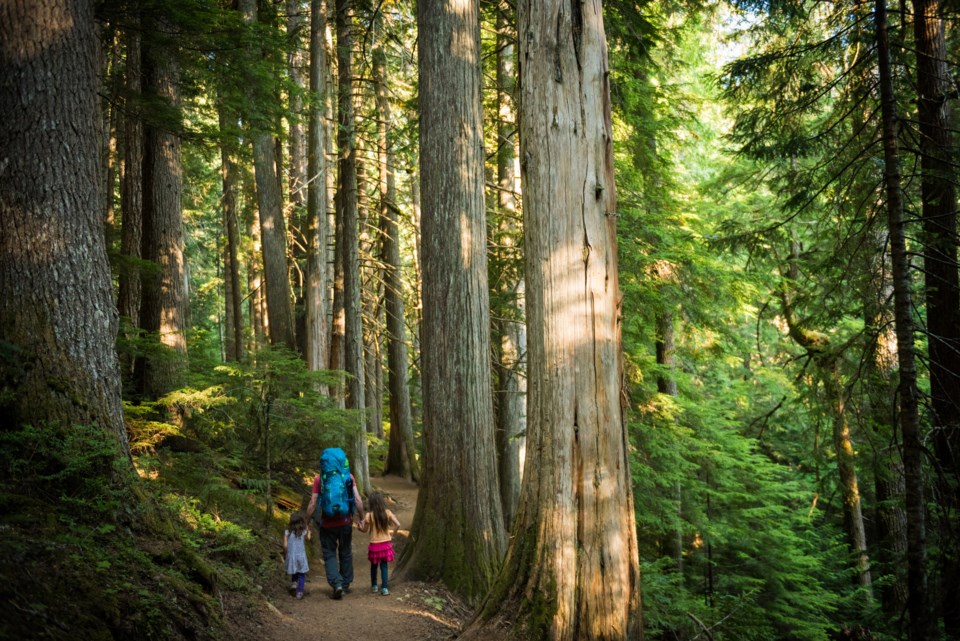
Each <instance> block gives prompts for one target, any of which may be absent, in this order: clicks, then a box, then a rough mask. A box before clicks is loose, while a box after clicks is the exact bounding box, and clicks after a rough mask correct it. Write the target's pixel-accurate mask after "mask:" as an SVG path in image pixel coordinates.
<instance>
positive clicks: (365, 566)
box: [257, 476, 469, 641]
mask: <svg viewBox="0 0 960 641" xmlns="http://www.w3.org/2000/svg"><path fill="white" fill-rule="evenodd" d="M370 482H371V485H372V486H373V488H372V489H374V490H379V491H381V492H383V494H384V497H385V498H386V499H387V507H388V508H389V509H390V510H391V511H393V512H394V514H396V515H397V518H398V519H399V520H400V523H401V526H402V527H401V529H400V532H399V533H398V534H397V536H396V537H394V541H393V547H394V550H395V551H396V556H397V558H398V559H399V558H400V553H401V552H402V551H403V548H404V546H405V545H406V544H407V540H408V537H409V535H410V527H411V525H412V523H413V512H414V510H415V509H416V506H417V486H416V485H414V484H413V483H411V482H409V481H406V480H404V479H402V478H399V477H396V476H383V477H372V478H371V479H370ZM368 542H369V534H364V533H363V532H360V531H359V530H357V529H356V528H354V530H353V574H354V583H353V585H352V586H351V592H350V594H345V595H344V597H343V599H341V600H339V601H335V600H334V599H332V598H331V595H332V593H333V590H332V589H331V588H330V586H329V585H327V581H326V579H325V574H324V570H323V556H322V554H321V553H320V543H319V541H318V540H317V536H316V531H314V532H313V536H312V538H311V541H310V542H309V543H308V547H309V550H308V556H309V560H310V574H309V575H308V577H307V587H306V591H305V593H304V596H303V599H301V600H297V599H295V598H294V597H293V596H291V592H290V591H289V587H290V582H289V581H288V580H286V579H285V578H284V577H285V576H286V575H284V574H283V571H282V569H281V568H280V567H279V566H278V569H277V573H276V574H277V580H276V581H274V582H273V583H274V584H273V585H270V586H264V595H265V596H266V598H267V609H268V614H267V616H266V617H265V622H264V627H263V629H262V630H260V631H259V634H258V635H257V636H258V637H259V638H260V639H264V640H266V641H291V640H296V641H321V640H322V641H408V640H409V641H436V640H440V639H451V638H453V637H454V636H455V635H456V634H457V633H458V632H459V631H460V628H461V626H462V625H463V624H464V623H465V621H466V619H467V617H468V616H469V610H468V609H467V608H466V606H464V605H463V604H462V603H461V602H460V601H459V600H458V599H456V597H454V596H453V595H451V594H450V593H449V592H447V590H446V589H445V588H444V587H443V586H441V585H437V584H426V583H420V582H412V581H406V580H404V577H403V576H402V575H398V574H397V572H396V564H395V563H391V564H390V594H389V595H387V596H382V595H381V594H379V593H376V594H374V593H372V592H371V591H370V563H369V561H367V543H368Z"/></svg>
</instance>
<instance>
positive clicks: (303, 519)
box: [287, 510, 307, 537]
mask: <svg viewBox="0 0 960 641" xmlns="http://www.w3.org/2000/svg"><path fill="white" fill-rule="evenodd" d="M306 529H307V515H306V514H304V512H303V510H297V511H296V512H291V513H290V525H288V526H287V530H289V531H290V532H291V533H292V534H294V535H295V536H297V537H299V536H300V535H301V534H303V533H304V531H305V530H306Z"/></svg>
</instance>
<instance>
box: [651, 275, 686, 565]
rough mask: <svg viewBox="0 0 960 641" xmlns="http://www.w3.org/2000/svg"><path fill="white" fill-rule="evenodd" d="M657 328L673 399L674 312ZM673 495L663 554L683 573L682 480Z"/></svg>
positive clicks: (662, 316) (664, 387) (665, 383)
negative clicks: (670, 527)
mask: <svg viewBox="0 0 960 641" xmlns="http://www.w3.org/2000/svg"><path fill="white" fill-rule="evenodd" d="M661 277H663V278H670V277H671V276H670V275H669V274H661ZM656 326H657V336H656V345H655V351H656V357H657V365H659V366H660V367H661V368H662V369H661V372H662V373H661V374H659V375H658V376H657V391H658V392H660V393H661V394H665V395H667V396H670V397H671V398H676V397H677V395H678V392H677V379H676V376H675V375H674V372H675V371H676V359H675V354H676V345H675V343H676V341H675V332H674V328H673V312H672V311H670V310H663V311H660V312H658V313H657V317H656ZM673 495H674V499H673V500H674V504H675V505H676V517H677V522H676V526H675V527H674V528H673V532H672V533H671V536H668V537H667V538H666V541H665V542H664V545H663V553H664V554H666V555H668V556H670V557H672V558H673V559H674V561H675V562H676V564H677V572H679V573H680V574H683V486H682V485H681V484H680V481H677V482H676V483H675V484H674V488H673Z"/></svg>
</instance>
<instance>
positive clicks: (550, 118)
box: [476, 0, 643, 641]
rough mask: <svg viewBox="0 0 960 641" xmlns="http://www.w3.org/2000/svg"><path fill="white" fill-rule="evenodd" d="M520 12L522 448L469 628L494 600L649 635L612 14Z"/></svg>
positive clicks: (542, 3) (553, 622)
mask: <svg viewBox="0 0 960 641" xmlns="http://www.w3.org/2000/svg"><path fill="white" fill-rule="evenodd" d="M519 18H520V19H519V26H518V29H517V31H518V33H520V34H523V36H522V37H521V38H520V52H519V59H520V60H522V61H523V64H522V65H521V77H520V88H521V97H520V106H521V112H520V141H521V154H522V157H523V159H524V160H523V163H522V164H521V168H522V170H523V172H524V175H523V178H524V182H523V190H524V191H523V212H524V221H525V225H524V229H525V239H526V254H525V264H526V276H527V325H528V340H529V353H528V361H527V362H528V364H529V365H528V367H529V369H528V372H529V391H530V398H529V408H530V411H529V418H528V430H527V431H528V436H527V457H526V463H525V470H524V482H523V488H522V490H521V494H520V509H519V512H518V514H517V518H516V520H515V521H514V525H513V538H512V540H511V545H510V550H509V552H508V554H507V560H506V563H505V564H504V567H503V570H502V571H501V573H500V576H499V578H498V580H497V584H496V586H495V588H494V589H493V590H492V591H491V592H490V594H489V595H488V597H487V600H486V604H485V606H484V608H483V610H482V614H481V616H480V617H479V619H478V621H480V622H481V623H480V624H479V625H478V628H477V629H476V632H478V633H477V634H476V638H481V637H482V636H484V628H483V627H482V626H483V625H484V623H482V622H487V621H490V620H491V619H492V618H494V617H495V616H497V615H498V612H499V613H500V614H499V616H501V617H503V618H505V619H506V620H509V621H512V622H514V624H515V625H516V626H517V629H518V630H519V632H518V633H517V636H519V637H522V638H527V636H529V637H530V638H537V639H552V640H570V641H572V640H574V639H582V640H583V639H610V640H614V639H616V640H623V639H640V638H642V634H643V633H642V625H641V612H640V569H639V553H638V548H637V536H636V526H635V522H634V519H635V516H634V509H633V492H632V484H631V477H630V462H629V455H628V450H627V431H626V425H625V424H624V421H623V416H622V409H621V400H622V391H623V372H622V352H621V343H620V340H621V337H620V289H619V283H618V276H617V254H616V216H615V214H616V210H617V209H616V208H617V203H616V188H615V183H614V176H613V149H612V143H613V141H612V130H611V120H610V119H611V115H610V88H609V84H608V68H607V54H606V43H605V39H604V29H603V17H602V15H601V11H600V6H599V4H585V5H584V4H578V3H574V4H573V5H570V4H569V3H562V2H559V1H548V0H524V1H523V2H521V3H520V14H519ZM487 633H489V632H487Z"/></svg>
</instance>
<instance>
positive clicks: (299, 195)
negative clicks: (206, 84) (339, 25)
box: [287, 0, 307, 211]
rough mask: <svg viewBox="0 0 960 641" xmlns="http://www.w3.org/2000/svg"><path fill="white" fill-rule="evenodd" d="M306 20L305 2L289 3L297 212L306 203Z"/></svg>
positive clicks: (291, 179)
mask: <svg viewBox="0 0 960 641" xmlns="http://www.w3.org/2000/svg"><path fill="white" fill-rule="evenodd" d="M305 26H306V18H305V17H304V13H303V0H287V37H288V38H289V39H290V54H289V58H288V60H287V73H288V74H289V76H290V84H291V85H292V88H291V90H290V114H291V116H290V130H289V141H288V145H289V149H290V152H289V153H290V175H289V176H288V178H287V180H288V185H289V189H290V203H291V204H292V205H293V207H294V210H295V211H299V210H302V209H303V207H304V206H305V205H306V202H307V141H306V137H305V136H304V132H303V123H302V122H301V114H302V113H303V90H304V82H303V70H304V68H305V67H306V62H305V60H304V55H303V48H302V45H301V43H302V40H303V29H304V28H305Z"/></svg>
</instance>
